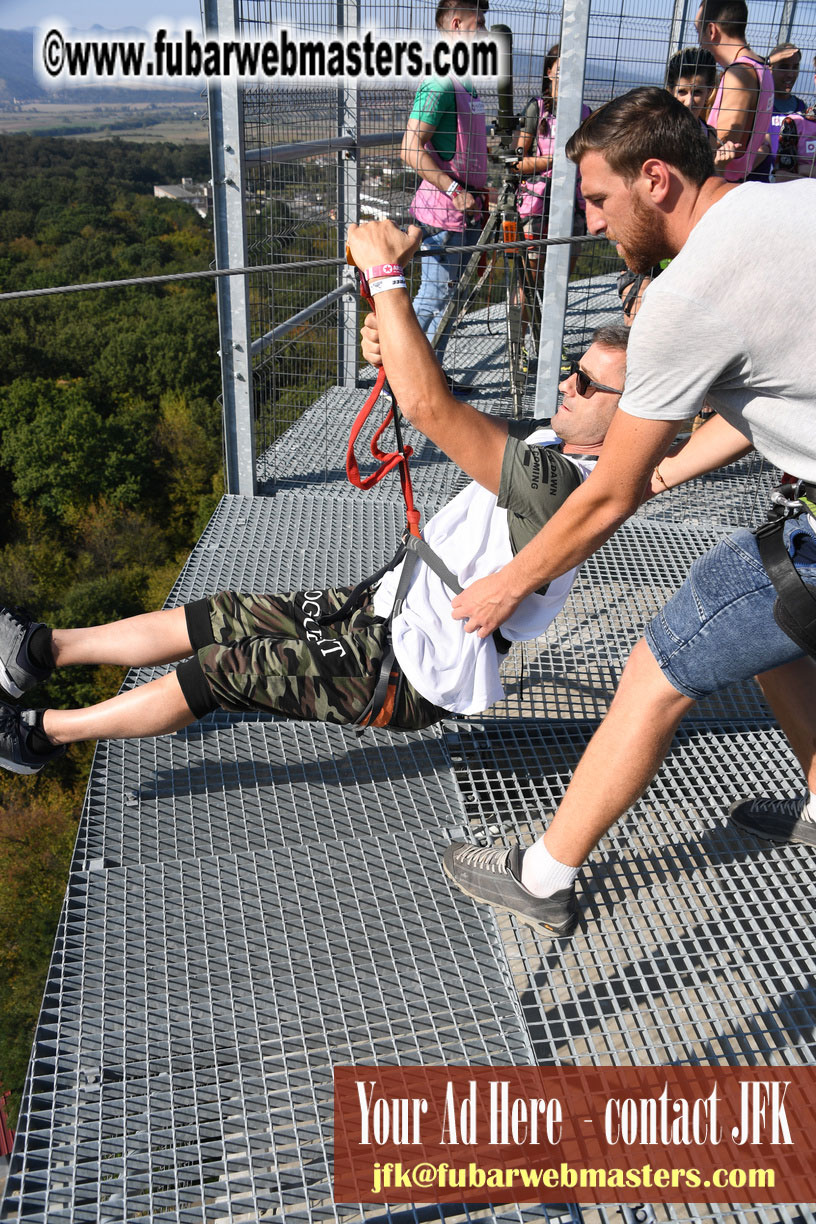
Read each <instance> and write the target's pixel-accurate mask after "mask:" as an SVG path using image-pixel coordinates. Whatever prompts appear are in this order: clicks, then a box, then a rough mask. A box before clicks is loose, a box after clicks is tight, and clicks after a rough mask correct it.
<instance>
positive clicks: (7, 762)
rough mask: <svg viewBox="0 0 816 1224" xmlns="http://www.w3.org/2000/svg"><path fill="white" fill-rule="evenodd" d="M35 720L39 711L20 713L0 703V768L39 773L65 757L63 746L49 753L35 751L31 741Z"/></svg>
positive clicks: (20, 711) (16, 709) (22, 772)
mask: <svg viewBox="0 0 816 1224" xmlns="http://www.w3.org/2000/svg"><path fill="white" fill-rule="evenodd" d="M36 721H37V711H36V710H20V709H18V707H17V706H10V705H6V703H5V701H0V769H8V770H10V771H11V773H16V774H37V773H39V772H40V770H41V769H44V768H45V766H46V765H50V764H51V762H52V761H55V760H57V758H58V757H61V756H64V755H65V752H66V751H67V749H66V747H65V745H64V744H61V745H60V746H59V747H55V748H52V749H51V751H50V752H47V753H40V752H32V750H31V747H30V744H29V740H30V736H31V732H32V731H33V730H34V727H35V724H36Z"/></svg>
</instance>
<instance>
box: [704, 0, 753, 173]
mask: <svg viewBox="0 0 816 1224" xmlns="http://www.w3.org/2000/svg"><path fill="white" fill-rule="evenodd" d="M747 23H748V6H747V4H746V3H745V0H704V2H703V4H701V5H700V7H699V9H698V10H697V16H696V18H695V20H694V26H695V29H696V30H697V36H698V38H699V41H700V46H701V47H702V48H704V50H706V51H710V52H711V54H712V55H713V56H714V59H715V60H716V61H717V63H718V64H719V66H720V67H721V68H722V70H723V72H722V76H721V77H720V83H719V85H718V86H717V92H716V94H715V97H714V101H713V103H712V105H711V110H710V111H709V114H708V122H709V124H710V126H711V127H713V128H714V130H715V131H716V133H717V143H718V146H719V152H718V157H717V170H718V172H720V173H721V174H722V175H723V177H724V178H725V179H726V181H727V182H729V183H741V182H744V181H745V180H746V179H747V178H748V177H749V176H750V174H751V171H752V170H753V169H754V167H755V165H756V164H757V162H759V161H761V160H762V154H761V149H762V145H763V142H764V140H765V137H766V135H767V133H768V129H769V127H770V125H771V111H772V110H773V78H772V76H771V70H770V68H768V67H767V66H766V64H765V62H764V60H763V59H762V58H761V57H760V56H758V55H757V54H756V53H755V52H754V51H752V50H751V48H750V47H749V46H748V44H747V43H746V41H745V27H746V25H747Z"/></svg>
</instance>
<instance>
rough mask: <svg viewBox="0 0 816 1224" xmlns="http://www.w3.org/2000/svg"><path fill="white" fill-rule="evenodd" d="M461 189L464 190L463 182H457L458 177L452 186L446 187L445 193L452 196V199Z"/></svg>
mask: <svg viewBox="0 0 816 1224" xmlns="http://www.w3.org/2000/svg"><path fill="white" fill-rule="evenodd" d="M461 190H462V184H461V183H457V182H456V179H454V180H453V182H452V183H451V185H450V187H448V188H447V189H446V191H445V195H446V196H450V197H451V199H452V198H453V197H454V196H455V195H458V194H459V192H460V191H461Z"/></svg>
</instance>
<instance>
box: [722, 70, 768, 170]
mask: <svg viewBox="0 0 816 1224" xmlns="http://www.w3.org/2000/svg"><path fill="white" fill-rule="evenodd" d="M758 101H759V76H758V74H757V72H756V70H755V69H754V68H752V67H751V66H750V64H732V65H731V67H730V68H728V69H727V70H726V73H725V84H724V86H723V93H722V98H721V100H720V113H719V118H718V120H717V140H718V142H719V143H720V144H724V143H726V142H732V143H733V144H734V145H735V146H736V147H737V148H738V149H745V148H746V147H747V145H748V141H749V140H750V139H751V133H752V132H753V130H754V118H755V116H756V108H757V103H758Z"/></svg>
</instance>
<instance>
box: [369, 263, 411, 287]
mask: <svg viewBox="0 0 816 1224" xmlns="http://www.w3.org/2000/svg"><path fill="white" fill-rule="evenodd" d="M403 275H404V273H403V271H402V268H401V267H400V266H399V264H390V263H389V264H375V265H374V267H373V268H366V270H365V278H366V280H367V281H368V283H369V284H371V282H372V281H373V280H382V278H383V277H384V276H403Z"/></svg>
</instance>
